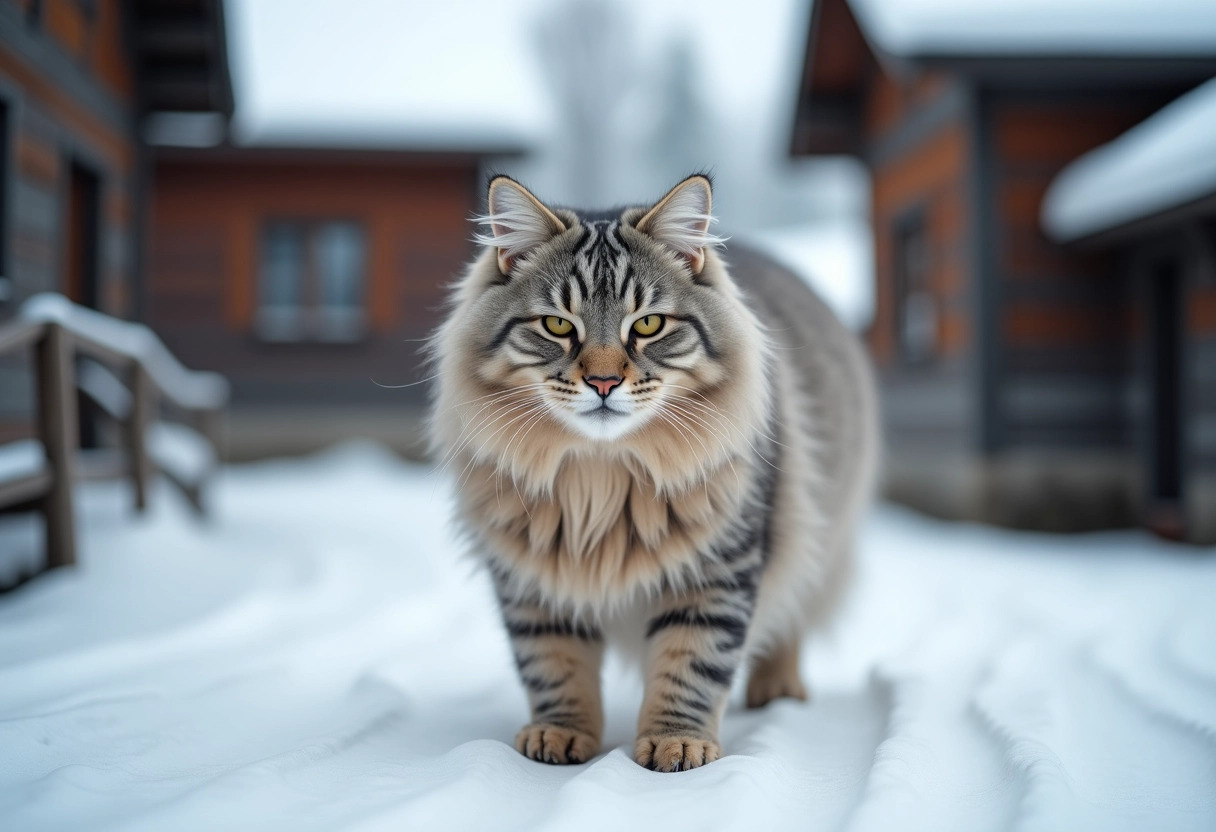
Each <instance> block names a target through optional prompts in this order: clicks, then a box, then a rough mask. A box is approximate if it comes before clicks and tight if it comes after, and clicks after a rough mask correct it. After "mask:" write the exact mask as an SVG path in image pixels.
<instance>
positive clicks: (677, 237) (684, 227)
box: [637, 173, 726, 274]
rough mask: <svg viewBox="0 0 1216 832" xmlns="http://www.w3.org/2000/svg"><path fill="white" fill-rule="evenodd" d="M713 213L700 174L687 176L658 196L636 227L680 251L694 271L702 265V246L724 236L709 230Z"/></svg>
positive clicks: (708, 189)
mask: <svg viewBox="0 0 1216 832" xmlns="http://www.w3.org/2000/svg"><path fill="white" fill-rule="evenodd" d="M714 222H717V220H715V219H714V217H713V191H712V188H711V186H710V183H709V178H708V177H707V176H705V175H703V174H699V173H698V174H695V175H693V176H690V177H688V178H687V179H685V180H684V181H683V182H681V183H680V184H679V185H676V186H675V187H674V188H672V189H671V190H670V191H668V192H667V195H666V196H664V197H663V198H662V199H660V200H659V201H658V202H657V203H656V204H655V206H654V207H653V208H651V209H650V210H649V211H648V212H646V216H644V217H642V219H641V220H639V221H638V224H637V229H638V231H641V232H642V233H643V234H647V235H649V236H650V237H651V238H653V239H654V240H656V241H657V242H659V243H662V244H663V245H665V246H667V247H668V248H669V249H671V250H672V251H674V252H675V253H676V254H678V255H680V257H682V258H683V259H684V261H685V262H687V263H688V267H689V269H691V270H692V273H693V274H700V273H701V270H702V269H703V268H705V249H706V248H707V247H709V246H716V245H721V244H722V243H724V242H726V238H724V237H719V236H717V235H715V234H710V233H709V226H710V225H711V224H712V223H714Z"/></svg>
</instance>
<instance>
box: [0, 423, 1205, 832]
mask: <svg viewBox="0 0 1216 832" xmlns="http://www.w3.org/2000/svg"><path fill="white" fill-rule="evenodd" d="M448 488H449V485H448V484H447V483H445V482H444V481H442V480H438V479H436V478H434V477H432V475H431V474H430V473H429V472H428V471H426V470H425V469H419V468H413V467H409V466H406V465H404V464H401V463H398V462H396V461H395V460H394V459H392V458H390V457H389V456H388V455H387V454H385V453H383V452H381V451H379V450H377V449H375V448H371V447H364V446H348V447H345V448H341V449H338V450H335V451H331V452H329V453H327V454H324V455H322V456H320V457H316V458H312V459H307V460H301V461H279V462H273V463H267V464H261V465H256V466H249V467H243V468H234V469H230V470H228V471H226V472H225V473H224V475H223V479H222V481H221V483H220V486H219V489H218V493H217V494H216V497H217V500H216V504H217V505H216V507H217V509H218V510H217V512H216V515H215V519H214V520H213V521H212V522H210V523H208V524H199V523H197V522H195V521H194V520H193V519H192V518H191V517H190V515H189V514H188V512H187V510H186V508H185V507H184V506H183V505H181V504H180V503H179V501H178V500H177V499H176V495H175V494H173V493H171V492H168V491H166V490H160V491H158V492H157V493H156V494H154V497H155V498H156V499H155V500H154V504H153V509H152V511H151V513H150V514H149V515H148V516H146V517H144V518H136V517H133V516H132V515H131V514H130V512H129V509H128V502H129V501H128V495H127V494H126V493H125V492H124V491H123V490H122V489H121V488H119V487H118V486H114V485H95V486H88V487H86V488H85V489H84V493H83V499H82V506H81V513H82V515H83V517H82V537H83V555H82V560H83V563H82V565H81V566H80V568H78V569H76V570H74V571H61V572H59V573H57V574H53V575H50V576H46V577H43V578H41V579H39V580H37V581H35V582H33V583H32V584H29V585H27V586H26V587H24V588H22V589H21V590H19V591H18V592H15V593H11V594H8V595H5V596H0V828H3V829H5V830H14V831H15V832H16V830H22V831H23V832H24V830H43V829H62V830H83V829H89V830H93V829H146V830H157V831H158V832H160V831H161V830H194V829H198V830H217V829H223V830H243V829H249V830H259V832H264V830H276V829H284V830H292V831H293V832H297V831H298V830H312V829H338V828H342V829H358V830H371V829H392V830H414V829H418V830H422V829H437V830H444V832H451V830H464V829H471V830H472V829H478V830H480V829H486V830H511V829H520V830H542V829H543V830H549V829H553V830H557V829H563V830H568V829H575V830H586V829H612V830H619V829H625V828H642V827H645V826H650V825H653V826H655V827H666V828H677V829H842V828H846V829H852V830H870V829H873V830H896V829H897V830H910V829H926V830H951V829H958V830H968V831H969V832H971V831H973V830H988V829H1005V828H1017V829H1023V830H1041V829H1060V830H1086V829H1101V830H1120V829H1127V830H1144V829H1153V830H1172V829H1193V830H1211V829H1216V603H1214V601H1216V553H1214V552H1212V551H1204V550H1195V549H1188V548H1182V547H1176V546H1170V545H1167V544H1164V543H1161V542H1158V541H1155V540H1152V539H1150V538H1148V537H1146V536H1145V535H1143V534H1139V533H1117V534H1115V533H1112V534H1098V535H1088V536H1084V537H1072V538H1063V537H1050V536H1035V535H1026V534H1014V533H1007V532H1000V531H995V530H991V529H984V528H978V527H971V526H952V525H947V524H942V523H938V522H933V521H930V520H926V519H923V518H919V517H916V516H914V515H911V514H909V513H906V512H904V511H901V510H898V509H895V508H890V507H883V508H880V509H878V510H876V511H875V513H874V515H873V517H872V518H871V520H870V522H869V523H868V525H867V527H866V531H865V535H864V539H863V541H862V546H861V563H860V569H859V581H858V584H857V588H856V592H855V593H854V596H853V598H852V599H851V602H850V604H849V606H848V608H847V609H846V611H845V614H844V616H843V617H842V619H841V620H840V622H839V624H838V626H837V628H836V630H835V632H834V633H833V634H832V636H831V637H830V638H827V639H824V640H822V641H819V642H816V643H814V644H812V645H811V646H809V647H808V650H807V654H806V658H807V662H806V665H807V668H806V670H807V675H808V678H809V679H810V681H811V682H812V684H813V687H814V699H813V701H812V702H811V703H810V704H801V703H794V702H782V703H778V704H775V705H773V706H770V707H769V708H767V709H765V710H763V711H760V712H745V711H743V710H741V709H740V708H738V707H733V708H732V709H731V711H730V712H729V713H728V715H727V719H726V723H725V731H724V742H725V745H726V748H727V751H728V753H729V754H730V756H728V757H726V758H724V759H722V760H721V761H719V762H715V763H713V764H712V765H709V766H707V767H706V768H703V769H698V770H696V771H692V772H684V773H680V774H658V773H655V772H650V771H646V770H644V769H642V768H640V767H638V766H637V765H635V764H634V763H633V761H632V760H631V759H630V755H629V749H630V747H631V745H632V727H633V720H634V716H635V712H636V710H635V709H636V707H637V704H638V696H639V691H638V685H637V683H636V681H634V680H633V679H632V677H631V676H630V675H629V674H628V673H627V672H625V671H623V670H622V669H621V668H619V667H616V666H610V667H609V668H608V670H607V672H606V682H607V684H606V692H607V702H608V714H609V716H608V729H607V738H606V749H605V751H604V752H603V753H601V754H600V756H598V757H596V758H595V759H594V760H593V761H591V762H590V763H588V764H586V765H582V766H578V767H571V768H558V767H550V766H545V765H541V764H537V763H533V762H530V761H528V760H525V759H524V758H522V757H520V756H519V755H517V754H516V753H515V751H514V750H512V748H511V747H510V745H509V743H510V741H511V739H512V737H513V736H514V734H515V731H516V729H517V728H518V727H519V726H520V725H521V723H522V721H523V720H524V719H525V716H526V714H525V706H524V697H523V694H522V692H521V690H520V688H519V687H518V686H517V685H516V683H515V682H514V679H513V673H512V668H511V663H510V658H509V654H508V650H507V645H506V641H505V639H504V636H503V634H502V632H501V629H500V627H499V626H498V623H497V620H496V616H495V613H494V610H493V606H492V603H491V596H490V593H489V591H488V587H487V585H486V583H485V581H484V579H483V578H482V577H481V576H480V575H478V574H477V573H475V572H474V570H472V569H471V568H470V566H469V563H468V562H467V561H465V560H462V559H460V558H459V557H458V556H457V547H456V545H455V544H454V543H453V541H452V538H451V537H450V535H449V532H448V530H447V524H446V515H447V505H448V499H447V491H448ZM21 531H22V528H21V527H19V526H17V527H15V526H14V525H13V522H12V521H9V520H5V522H4V524H3V525H0V551H2V552H4V553H5V554H6V555H14V554H16V553H15V549H16V548H19V546H20V545H21V541H22V540H23V539H24V538H23V536H22V534H21Z"/></svg>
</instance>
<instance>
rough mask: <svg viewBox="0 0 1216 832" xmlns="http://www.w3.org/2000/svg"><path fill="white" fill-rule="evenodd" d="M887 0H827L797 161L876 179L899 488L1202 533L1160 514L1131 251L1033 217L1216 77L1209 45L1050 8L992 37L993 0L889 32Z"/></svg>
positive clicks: (914, 496) (820, 3)
mask: <svg viewBox="0 0 1216 832" xmlns="http://www.w3.org/2000/svg"><path fill="white" fill-rule="evenodd" d="M875 5H876V4H866V9H865V10H864V11H867V12H869V14H868V16H867V14H859V13H857V12H858V11H859V10H858V9H857V8H855V7H854V6H853V5H852V4H850V3H849V2H848V0H817V2H816V3H815V9H814V12H813V14H812V19H811V25H810V31H809V35H808V41H807V51H806V59H805V62H804V67H803V73H802V78H801V83H800V91H799V98H798V104H797V115H796V119H795V124H794V131H793V141H792V153H793V154H795V155H813V154H846V155H851V156H855V157H858V158H860V159H861V160H863V161H864V163H865V164H866V165H867V167H868V168H869V170H870V173H871V178H872V186H873V190H872V203H871V210H872V220H873V227H874V235H875V237H874V239H875V253H876V276H875V277H876V307H875V308H876V312H875V320H874V323H873V325H872V327H871V330H870V332H869V335H868V337H869V343H870V346H871V348H872V350H873V354H874V356H875V359H876V361H877V363H878V366H879V368H880V373H881V378H882V385H883V391H884V401H885V414H886V424H887V433H888V454H889V457H888V489H889V493H890V494H891V495H892V496H893V497H895V498H896V499H900V500H902V501H905V502H907V503H909V504H913V505H916V506H918V507H920V508H922V509H925V510H928V511H931V512H933V513H937V514H940V515H944V516H951V517H968V518H980V519H986V520H991V521H995V522H1001V523H1006V524H1010V525H1017V526H1029V527H1038V528H1052V529H1081V528H1098V527H1105V526H1111V525H1121V524H1126V523H1129V522H1135V521H1147V522H1150V523H1153V524H1154V525H1158V526H1159V527H1160V528H1161V529H1162V530H1163V531H1166V532H1171V533H1176V534H1183V535H1185V536H1189V537H1192V538H1194V537H1196V535H1198V534H1199V532H1197V531H1196V529H1198V528H1199V526H1198V525H1197V524H1196V523H1195V522H1191V521H1187V520H1180V521H1177V522H1175V521H1174V520H1163V521H1162V522H1158V521H1159V520H1161V518H1165V517H1168V516H1169V515H1170V512H1165V513H1164V514H1163V513H1162V512H1161V510H1160V502H1161V501H1160V500H1158V499H1156V498H1154V497H1153V495H1152V484H1151V483H1152V479H1153V474H1152V471H1153V470H1154V466H1155V465H1157V464H1158V463H1157V462H1155V461H1154V459H1155V457H1154V455H1155V454H1157V455H1159V451H1158V450H1157V449H1155V448H1153V447H1146V446H1145V439H1144V437H1145V435H1146V434H1145V429H1144V427H1143V425H1144V424H1145V421H1146V419H1149V418H1150V416H1149V415H1147V414H1150V413H1151V410H1152V407H1148V408H1147V409H1146V408H1145V407H1141V406H1140V405H1139V402H1140V401H1141V400H1142V399H1143V388H1142V385H1139V384H1138V382H1137V378H1138V376H1137V373H1136V368H1137V367H1138V366H1142V365H1143V363H1144V362H1145V361H1147V360H1151V359H1149V358H1146V356H1145V354H1144V353H1145V347H1144V344H1143V343H1142V340H1143V339H1141V338H1139V334H1140V333H1141V332H1142V331H1143V329H1144V327H1145V326H1146V318H1145V315H1146V312H1145V308H1146V307H1145V306H1144V297H1143V292H1142V291H1140V290H1138V289H1136V285H1135V284H1134V283H1133V282H1132V281H1130V280H1129V279H1128V278H1127V277H1126V276H1125V275H1124V273H1123V271H1122V269H1121V268H1120V257H1119V254H1118V253H1117V252H1115V251H1113V250H1111V249H1108V248H1101V247H1093V246H1091V247H1076V246H1066V245H1062V244H1060V243H1058V242H1055V241H1053V240H1051V239H1049V238H1048V237H1047V235H1045V234H1044V232H1043V230H1042V229H1041V226H1040V221H1039V215H1040V208H1041V204H1042V201H1043V197H1044V194H1045V193H1046V192H1047V190H1048V187H1049V186H1050V184H1051V182H1052V180H1053V179H1054V178H1055V177H1056V176H1057V174H1059V173H1060V171H1061V169H1063V168H1064V167H1065V166H1066V165H1068V164H1069V163H1070V162H1072V161H1073V160H1075V159H1076V158H1077V157H1079V156H1081V155H1082V154H1084V153H1086V152H1087V151H1090V150H1092V149H1093V148H1095V147H1098V146H1099V145H1102V144H1104V143H1106V142H1109V141H1111V140H1113V139H1115V138H1116V137H1118V136H1119V135H1121V134H1122V133H1124V132H1125V131H1126V130H1128V129H1129V128H1131V127H1132V126H1133V125H1136V124H1137V123H1139V122H1141V121H1143V120H1144V119H1145V118H1147V117H1148V116H1150V115H1152V114H1153V113H1154V112H1156V111H1157V110H1159V109H1160V108H1161V107H1163V106H1164V105H1166V104H1168V103H1169V102H1171V101H1173V100H1174V99H1176V98H1177V97H1178V96H1180V95H1182V94H1183V93H1185V92H1187V91H1188V90H1190V89H1192V88H1194V87H1195V86H1196V85H1197V84H1199V83H1201V82H1203V81H1205V80H1206V79H1208V78H1209V77H1212V76H1213V75H1216V39H1208V40H1207V41H1206V42H1205V41H1204V40H1203V39H1202V38H1196V37H1194V36H1193V35H1194V33H1193V32H1190V33H1187V32H1185V31H1184V29H1185V27H1184V26H1182V25H1181V22H1180V25H1179V26H1178V27H1177V28H1178V29H1179V31H1180V32H1181V33H1182V34H1181V35H1180V37H1179V39H1178V41H1177V42H1170V41H1169V39H1168V37H1162V36H1161V33H1160V32H1159V31H1157V32H1155V35H1154V37H1152V38H1140V39H1137V38H1135V37H1130V36H1128V33H1126V32H1125V33H1123V35H1124V36H1123V37H1118V38H1110V39H1109V40H1107V41H1104V40H1103V39H1102V33H1103V32H1106V31H1107V28H1104V27H1103V26H1094V27H1093V30H1094V32H1095V33H1097V34H1095V35H1094V36H1093V37H1077V39H1076V40H1075V42H1071V43H1070V42H1069V41H1068V39H1067V37H1066V36H1064V35H1062V33H1061V31H1060V30H1059V29H1058V28H1057V29H1051V28H1049V27H1051V26H1052V25H1053V24H1052V21H1051V20H1050V19H1045V20H1042V21H1040V26H1041V27H1048V28H1044V29H1043V32H1041V33H1040V35H1039V36H1038V37H1036V36H1035V34H1034V33H1033V32H1027V30H1026V27H1025V26H1021V27H1020V28H1019V27H1018V26H1011V25H1009V24H1010V19H1009V18H1008V17H1007V16H1006V17H1002V16H1001V15H1000V14H995V15H994V17H993V19H992V21H991V26H990V30H985V29H984V20H983V15H984V13H985V10H986V9H987V6H985V5H984V4H977V5H976V6H975V9H973V10H972V12H973V17H974V19H968V20H967V21H965V22H966V23H967V24H968V26H969V27H970V28H967V27H960V28H958V29H957V30H956V31H948V29H949V26H950V23H951V21H950V20H948V19H944V18H941V17H939V18H937V19H936V21H935V19H934V18H932V17H931V16H930V17H927V18H924V19H923V21H921V22H919V23H918V24H917V25H915V26H912V25H903V26H892V25H885V24H887V23H889V21H882V20H878V19H876V18H875V17H874V16H873V13H872V12H873V7H874V6H875ZM992 5H993V7H994V11H1000V9H996V7H997V6H1003V4H992ZM1009 8H1012V7H1007V8H1005V9H1004V11H1006V12H1007V11H1009ZM1149 12H1150V13H1151V12H1152V10H1149ZM1022 22H1023V23H1024V22H1025V21H1022ZM905 24H906V21H905ZM934 25H939V26H942V27H944V29H943V30H941V31H934V30H933V26H934ZM1002 27H1003V28H1002ZM1192 28H1193V27H1192ZM960 32H961V33H962V34H961V35H960ZM1132 34H1134V33H1132ZM1006 35H1007V36H1006ZM1129 44H1132V45H1131V46H1129ZM1205 44H1206V45H1205ZM1184 383H1185V384H1193V383H1196V382H1195V379H1193V378H1191V377H1190V376H1187V377H1186V379H1185V382H1184ZM1203 395H1209V394H1208V393H1204V394H1203ZM1150 444H1151V443H1150ZM1174 503H1175V507H1174V509H1173V510H1174V511H1176V512H1178V513H1181V514H1183V515H1187V516H1188V517H1189V516H1191V515H1194V513H1195V512H1203V511H1209V512H1210V511H1214V510H1216V506H1213V505H1211V503H1210V502H1209V503H1207V504H1205V505H1193V504H1191V503H1188V502H1187V498H1186V497H1183V496H1181V495H1176V497H1175V499H1174ZM1154 506H1156V507H1157V508H1154ZM1204 534H1206V532H1205V533H1204Z"/></svg>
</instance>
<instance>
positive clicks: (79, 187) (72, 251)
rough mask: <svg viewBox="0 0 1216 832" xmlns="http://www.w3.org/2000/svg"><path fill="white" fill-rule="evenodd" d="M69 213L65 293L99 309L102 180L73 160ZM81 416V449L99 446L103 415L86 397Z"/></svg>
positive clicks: (79, 403) (80, 404)
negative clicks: (101, 416) (101, 417)
mask: <svg viewBox="0 0 1216 832" xmlns="http://www.w3.org/2000/svg"><path fill="white" fill-rule="evenodd" d="M69 171H70V173H69V178H68V193H67V206H66V207H67V211H66V216H65V217H64V221H65V222H64V252H63V263H64V275H63V292H64V294H65V295H67V296H68V297H69V298H70V299H71V300H72V301H73V302H74V303H78V304H80V305H81V306H87V307H89V308H90V309H97V308H98V307H99V305H100V301H101V298H100V291H99V286H98V280H99V272H100V264H99V263H98V255H99V253H100V246H99V244H98V242H99V236H100V228H99V225H100V221H101V205H100V199H101V182H100V177H99V176H98V175H97V173H96V172H94V171H93V170H92V169H90V168H89V167H88V166H86V165H84V164H81V163H80V162H79V161H75V160H73V161H72V163H71V164H70V165H69ZM77 407H78V412H79V414H80V447H81V448H86V449H87V448H96V447H98V446H99V445H100V441H99V435H98V434H99V430H100V428H101V420H100V414H99V413H98V411H97V407H96V406H95V405H94V404H93V402H92V401H91V400H89V399H88V398H86V397H85V396H84V395H80V396H79V397H78V401H77Z"/></svg>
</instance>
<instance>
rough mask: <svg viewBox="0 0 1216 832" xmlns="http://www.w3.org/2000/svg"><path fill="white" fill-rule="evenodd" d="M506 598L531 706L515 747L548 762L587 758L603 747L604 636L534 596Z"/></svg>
mask: <svg viewBox="0 0 1216 832" xmlns="http://www.w3.org/2000/svg"><path fill="white" fill-rule="evenodd" d="M501 603H502V610H503V619H504V620H505V622H506V626H507V633H508V634H509V635H510V636H511V646H512V649H513V650H514V652H515V666H516V667H517V668H518V670H519V678H520V681H522V682H523V684H524V687H525V688H526V689H527V691H528V704H529V705H530V706H531V709H532V722H531V723H530V724H528V725H526V726H524V728H523V729H522V730H520V732H519V734H517V735H516V737H515V748H516V750H518V751H519V753H521V754H523V755H524V756H526V757H531V758H532V759H533V760H538V761H540V762H543V763H559V764H560V763H582V762H586V761H587V760H589V759H591V758H592V757H593V756H594V755H595V752H596V751H598V750H599V747H600V737H601V735H602V733H603V730H604V714H603V706H602V704H601V701H600V661H601V659H602V658H603V652H604V643H603V638H602V636H601V635H600V633H599V631H598V630H596V629H594V628H593V627H589V626H587V625H585V624H580V623H578V622H575V621H573V620H571V619H569V618H562V617H560V616H555V615H554V614H553V613H552V612H550V611H548V610H545V609H544V608H542V607H541V606H540V605H539V604H536V603H534V602H529V601H517V600H511V599H507V598H502V599H501Z"/></svg>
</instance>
